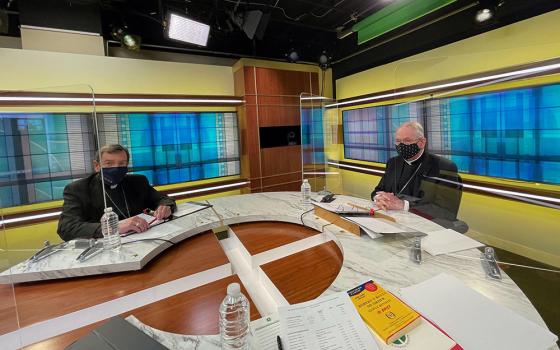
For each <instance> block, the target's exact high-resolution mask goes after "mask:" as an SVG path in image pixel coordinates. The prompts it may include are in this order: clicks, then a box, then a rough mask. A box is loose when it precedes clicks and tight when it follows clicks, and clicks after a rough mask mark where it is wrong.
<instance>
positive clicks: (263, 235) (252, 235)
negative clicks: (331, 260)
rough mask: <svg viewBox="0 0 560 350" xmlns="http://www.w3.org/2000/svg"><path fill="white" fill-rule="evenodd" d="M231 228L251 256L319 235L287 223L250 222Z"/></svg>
mask: <svg viewBox="0 0 560 350" xmlns="http://www.w3.org/2000/svg"><path fill="white" fill-rule="evenodd" d="M230 227H231V229H232V230H233V232H235V234H236V235H237V237H238V238H239V240H240V241H241V243H243V245H244V246H245V248H246V249H247V251H248V252H249V253H250V254H251V255H256V254H259V253H262V252H265V251H267V250H270V249H274V248H278V247H280V246H283V245H285V244H289V243H292V242H296V241H299V240H300V239H304V238H308V237H311V236H314V235H316V234H319V231H315V230H313V229H311V228H308V227H304V226H300V225H296V224H290V223H287V222H273V221H261V222H249V223H244V224H235V225H230Z"/></svg>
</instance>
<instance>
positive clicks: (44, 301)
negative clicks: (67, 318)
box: [0, 231, 229, 329]
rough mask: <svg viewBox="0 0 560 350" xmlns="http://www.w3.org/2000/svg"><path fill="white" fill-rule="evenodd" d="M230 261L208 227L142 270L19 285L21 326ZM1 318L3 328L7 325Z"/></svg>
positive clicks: (18, 305) (16, 292)
mask: <svg viewBox="0 0 560 350" xmlns="http://www.w3.org/2000/svg"><path fill="white" fill-rule="evenodd" d="M227 263H229V260H228V259H227V256H226V255H225V253H224V251H223V249H222V247H221V246H220V243H219V242H218V240H217V239H216V236H215V235H214V234H213V233H212V232H210V231H208V232H206V233H201V234H199V235H196V236H194V237H191V238H188V239H186V240H184V241H182V242H180V243H178V244H176V245H175V246H174V247H171V248H169V249H168V250H167V251H165V252H162V253H161V254H160V255H159V256H157V257H155V258H154V259H153V260H152V261H151V262H149V263H148V265H147V266H145V267H144V268H143V269H142V270H140V271H131V272H122V273H114V274H106V275H97V276H89V277H79V278H68V279H63V280H52V281H42V282H32V283H21V284H17V285H16V286H15V298H16V303H17V307H18V314H19V321H20V326H21V327H25V326H28V325H30V324H33V323H36V322H40V321H44V320H47V319H50V318H53V317H57V316H61V315H64V314H67V313H69V312H73V311H77V310H80V309H83V308H86V307H90V306H93V305H97V304H99V303H102V302H106V301H109V300H113V299H115V298H119V297H122V296H125V295H128V294H131V293H134V292H137V291H140V290H143V289H146V288H150V287H154V286H157V285H159V284H162V283H165V282H169V281H173V280H175V279H178V278H181V277H184V276H189V275H192V274H195V273H197V272H202V271H206V270H208V269H211V268H214V267H217V266H221V265H224V264H227ZM3 323H4V320H0V329H2V328H4V327H5V326H4V325H3Z"/></svg>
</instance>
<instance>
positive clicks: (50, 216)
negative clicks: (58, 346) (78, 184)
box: [0, 84, 96, 349]
mask: <svg viewBox="0 0 560 350" xmlns="http://www.w3.org/2000/svg"><path fill="white" fill-rule="evenodd" d="M93 97H94V94H93V91H92V89H91V88H90V86H88V85H85V84H84V85H69V86H56V87H44V88H29V89H25V90H22V91H10V92H1V93H0V100H1V101H0V219H1V220H2V225H1V227H0V229H1V231H0V270H1V271H0V274H1V275H0V348H2V349H15V348H20V347H22V346H25V345H28V344H30V343H33V342H36V341H39V340H41V339H40V337H39V338H33V337H34V336H38V334H40V333H41V332H31V333H30V332H29V331H26V330H24V329H22V328H27V327H30V326H32V325H34V324H36V323H37V322H38V320H41V321H43V319H41V315H39V314H38V313H42V312H45V314H54V313H56V312H54V313H53V310H57V309H59V308H60V307H61V306H62V305H60V304H56V303H49V301H48V300H46V299H45V300H44V302H42V304H41V310H34V309H30V303H29V302H30V301H32V300H37V299H40V298H41V297H44V295H41V294H42V293H40V289H41V288H40V285H41V283H42V282H34V283H32V284H31V285H30V284H29V283H19V282H18V278H19V276H20V275H21V274H22V273H26V272H30V271H38V272H40V271H41V270H42V269H43V268H46V266H48V265H49V262H52V261H54V260H55V259H57V253H56V252H59V251H60V250H64V249H66V246H65V245H64V244H63V240H62V239H61V238H60V237H59V235H58V234H57V226H58V218H59V215H60V212H61V209H62V202H63V201H62V198H63V191H64V187H65V186H66V185H67V184H69V183H71V182H72V181H75V180H77V179H80V178H83V177H85V176H87V175H89V174H90V173H91V172H92V160H93V157H94V153H95V150H96V146H95V127H94V122H93V120H94V119H93V116H94V114H95V107H94V102H93V101H94V98H93ZM46 245H50V246H55V247H53V250H54V251H56V252H55V253H53V254H52V255H49V256H46V257H44V258H41V257H40V255H37V256H36V257H37V259H36V261H34V260H33V259H32V257H33V256H35V255H36V254H37V253H38V252H40V251H41V249H43V248H44V247H45V246H46ZM35 283H36V284H35ZM43 283H44V282H43ZM33 284H35V286H33V287H31V286H32V285H33ZM30 288H34V289H35V291H34V292H33V293H29V290H30ZM66 306H67V305H66ZM49 328H50V329H49V331H48V332H46V333H45V334H55V333H56V332H57V329H58V328H59V325H57V324H56V322H55V323H54V324H53V326H52V327H49ZM53 332H54V333H53ZM23 334H26V335H23ZM29 334H31V335H32V336H31V337H29V336H27V335H29Z"/></svg>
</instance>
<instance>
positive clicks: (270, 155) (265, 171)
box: [261, 146, 301, 176]
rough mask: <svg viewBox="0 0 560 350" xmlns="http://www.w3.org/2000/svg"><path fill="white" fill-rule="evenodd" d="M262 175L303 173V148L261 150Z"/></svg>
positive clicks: (289, 147) (288, 147)
mask: <svg viewBox="0 0 560 350" xmlns="http://www.w3.org/2000/svg"><path fill="white" fill-rule="evenodd" d="M261 159H262V175H263V176H272V175H277V174H285V173H293V172H295V171H301V147H300V146H286V147H273V148H263V149H261Z"/></svg>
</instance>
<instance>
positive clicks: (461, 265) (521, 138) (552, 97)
mask: <svg viewBox="0 0 560 350" xmlns="http://www.w3.org/2000/svg"><path fill="white" fill-rule="evenodd" d="M486 54H488V53H484V52H482V53H475V54H468V55H465V56H464V57H463V56H461V57H438V58H436V59H425V60H420V61H418V60H414V61H412V62H403V63H401V64H399V65H398V67H397V69H396V70H395V90H394V91H395V92H397V93H398V92H399V91H400V90H396V89H397V88H402V87H407V86H414V85H417V84H420V83H423V82H420V81H416V80H415V79H416V77H418V75H417V74H415V71H416V70H418V69H419V67H423V69H424V72H423V73H425V74H426V76H430V75H431V72H434V74H433V76H440V75H439V74H436V73H435V72H438V71H439V72H446V71H453V70H452V69H451V68H450V67H452V66H454V65H455V66H456V65H458V64H459V63H457V62H463V61H470V62H476V61H477V60H483V59H484V58H483V57H484V56H485V55H486ZM493 54H497V53H493ZM501 54H504V55H507V54H508V53H507V52H503V53H501ZM533 64H534V67H540V68H537V69H542V70H543V71H544V75H542V76H538V77H534V76H532V74H534V70H525V69H523V68H517V69H516V68H511V69H506V70H505V71H506V72H507V71H509V72H511V73H507V74H502V75H500V76H497V77H494V78H492V77H489V75H491V74H489V75H487V76H484V75H483V74H481V75H482V76H481V77H480V78H478V79H479V80H475V81H473V82H471V84H470V86H469V87H464V85H463V86H461V85H457V87H453V86H449V87H447V88H446V89H445V90H439V91H430V90H429V89H427V90H426V91H425V93H424V94H423V95H420V96H418V95H416V96H414V97H407V96H406V95H400V96H396V97H395V98H394V100H392V101H389V102H383V103H380V104H378V105H376V106H373V107H369V111H368V115H370V116H372V117H370V119H371V121H372V122H374V123H376V124H377V125H378V126H379V125H382V126H379V127H378V128H377V130H376V132H378V133H380V134H382V137H383V138H384V139H385V140H386V141H385V144H384V145H385V147H386V151H385V152H384V154H383V155H379V157H377V158H376V159H374V160H373V161H377V162H380V163H382V162H386V161H387V160H388V159H389V158H391V157H395V156H397V154H396V151H395V139H394V137H395V132H396V130H397V128H398V127H399V125H401V124H402V123H404V122H409V121H414V122H418V123H420V124H421V125H422V126H423V128H424V134H425V137H426V139H427V146H426V149H427V151H428V152H429V153H430V154H433V155H436V156H438V157H441V158H442V159H443V161H440V162H439V167H440V169H439V172H432V171H423V172H422V176H423V179H422V182H421V185H420V190H421V191H422V192H423V196H424V198H429V199H430V200H429V203H426V201H419V202H418V203H416V204H414V205H413V206H412V209H411V211H412V212H413V213H415V214H417V215H419V216H422V217H424V218H425V219H428V220H430V221H432V222H434V223H437V224H439V225H441V226H442V227H443V228H446V229H452V230H455V231H458V232H460V233H462V234H464V235H466V236H467V237H470V238H473V239H475V240H477V241H479V242H480V243H481V245H483V246H486V247H491V248H493V250H494V252H495V260H496V261H497V262H498V265H499V267H500V268H501V269H502V270H501V275H502V280H494V279H492V278H491V277H489V275H487V273H486V270H485V268H486V267H487V266H488V265H486V263H485V259H484V256H483V254H482V252H483V251H484V248H483V247H480V248H478V249H470V250H464V251H458V252H453V253H449V254H442V255H437V256H432V255H430V254H427V253H425V252H424V254H423V257H424V259H425V260H424V263H425V264H435V265H442V264H443V265H447V266H448V267H449V269H450V271H452V273H453V274H455V275H464V276H465V280H466V281H468V284H469V285H470V286H471V287H473V288H475V289H476V290H478V291H479V292H481V293H482V294H484V295H485V296H487V297H489V298H490V299H492V300H494V301H496V302H498V303H500V304H502V305H504V306H506V307H508V308H509V309H511V310H513V311H515V312H516V313H518V314H520V315H521V316H523V317H525V318H527V319H529V320H531V321H534V322H536V323H537V324H540V325H545V324H546V325H547V326H548V328H549V329H550V330H551V331H552V332H553V333H555V334H557V335H558V334H560V322H559V321H558V320H559V318H558V316H559V313H558V310H560V304H559V303H558V301H555V302H552V300H557V299H558V298H557V297H556V296H555V295H558V293H559V292H560V220H558V218H559V217H560V147H557V145H559V144H560V74H558V73H554V72H553V71H551V72H550V73H547V71H546V69H547V68H546V67H547V66H548V65H547V63H542V64H540V63H539V62H534V63H533ZM484 70H491V68H485V69H484ZM448 78H449V79H452V80H453V81H459V80H461V77H448ZM442 80H443V79H442ZM434 85H438V83H437V82H436V83H434ZM379 116H383V117H382V118H380V117H379ZM381 120H383V122H382V124H380V121H381ZM368 161H371V160H369V159H368ZM411 244H412V243H410V245H411ZM481 267H482V268H481ZM515 285H517V287H516V286H515ZM525 296H526V297H527V298H525ZM550 303H553V304H550ZM535 308H536V310H535ZM543 320H544V322H543Z"/></svg>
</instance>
